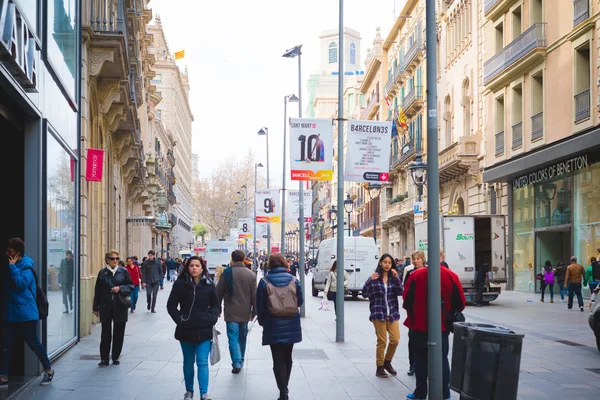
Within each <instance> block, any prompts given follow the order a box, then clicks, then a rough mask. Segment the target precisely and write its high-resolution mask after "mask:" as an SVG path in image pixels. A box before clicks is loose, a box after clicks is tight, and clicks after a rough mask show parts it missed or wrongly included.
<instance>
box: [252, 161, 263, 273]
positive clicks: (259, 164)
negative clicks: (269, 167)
mask: <svg viewBox="0 0 600 400" xmlns="http://www.w3.org/2000/svg"><path fill="white" fill-rule="evenodd" d="M259 167H260V168H262V167H263V165H262V164H261V163H254V208H256V181H257V176H258V168H259ZM257 253H258V251H257V250H256V212H255V213H254V247H253V252H252V254H253V255H254V257H253V259H254V264H255V265H257V267H258V264H257V257H256V255H257Z"/></svg>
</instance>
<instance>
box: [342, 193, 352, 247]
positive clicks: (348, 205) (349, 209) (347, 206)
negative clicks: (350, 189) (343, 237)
mask: <svg viewBox="0 0 600 400" xmlns="http://www.w3.org/2000/svg"><path fill="white" fill-rule="evenodd" d="M344 210H346V214H348V237H350V236H352V232H351V231H350V229H351V227H350V214H351V213H352V210H354V201H353V200H352V199H351V198H350V193H346V200H344Z"/></svg>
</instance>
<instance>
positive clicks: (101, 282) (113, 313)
mask: <svg viewBox="0 0 600 400" xmlns="http://www.w3.org/2000/svg"><path fill="white" fill-rule="evenodd" d="M104 261H105V262H106V266H105V267H104V268H102V269H101V270H100V272H99V273H98V279H96V287H95V289H94V307H93V311H94V315H95V316H96V317H100V322H101V323H102V336H101V338H100V360H101V361H100V363H99V364H98V366H99V367H106V366H108V355H109V353H110V345H111V341H112V360H113V365H119V356H120V355H121V350H122V349H123V338H124V337H125V324H126V323H127V315H128V313H127V310H128V309H129V307H130V306H131V297H130V295H131V293H132V292H133V282H132V281H131V276H130V275H129V272H127V269H125V268H123V267H120V266H119V253H118V252H117V251H116V250H110V251H108V252H107V253H106V255H105V256H104ZM128 303H129V304H128ZM113 325H114V331H113ZM111 331H113V332H111Z"/></svg>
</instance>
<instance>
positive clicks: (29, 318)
mask: <svg viewBox="0 0 600 400" xmlns="http://www.w3.org/2000/svg"><path fill="white" fill-rule="evenodd" d="M6 257H7V258H8V266H7V267H6V268H8V271H7V279H5V281H4V282H3V284H4V288H3V289H4V296H5V299H6V303H5V304H6V306H5V309H4V310H3V313H2V333H3V343H2V348H1V349H2V355H1V357H0V389H8V370H9V368H10V364H11V361H12V355H13V346H14V342H15V338H17V337H23V338H24V339H25V343H27V345H28V346H29V347H30V348H31V350H33V352H34V353H35V354H36V355H37V357H38V359H39V360H40V362H41V363H42V366H43V367H44V371H45V372H44V378H43V379H42V382H41V383H40V384H41V385H43V386H45V385H49V384H50V383H51V382H52V379H53V378H54V370H52V367H51V366H50V360H49V359H48V353H47V352H46V349H45V348H44V345H43V344H42V343H40V339H39V338H38V336H37V325H38V320H39V319H40V315H39V312H38V308H37V303H36V302H35V297H36V275H35V274H34V272H33V271H34V268H35V267H34V265H33V260H32V259H31V258H29V257H28V256H27V255H26V254H25V243H24V242H23V241H22V240H21V239H20V238H12V239H9V240H8V246H7V247H6Z"/></svg>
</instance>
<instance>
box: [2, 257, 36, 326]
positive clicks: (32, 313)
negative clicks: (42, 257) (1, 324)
mask: <svg viewBox="0 0 600 400" xmlns="http://www.w3.org/2000/svg"><path fill="white" fill-rule="evenodd" d="M8 268H9V269H10V274H9V277H8V279H6V281H5V283H4V293H5V298H6V309H5V310H4V315H3V317H2V320H3V321H5V322H25V321H37V320H38V319H39V313H38V309H37V304H36V302H35V296H36V282H35V277H34V275H33V271H32V268H34V266H33V260H32V259H31V258H29V257H28V256H27V255H25V254H23V257H22V258H21V260H20V261H19V262H17V264H16V265H13V264H9V266H8Z"/></svg>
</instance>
